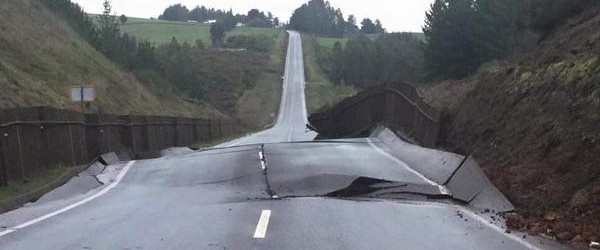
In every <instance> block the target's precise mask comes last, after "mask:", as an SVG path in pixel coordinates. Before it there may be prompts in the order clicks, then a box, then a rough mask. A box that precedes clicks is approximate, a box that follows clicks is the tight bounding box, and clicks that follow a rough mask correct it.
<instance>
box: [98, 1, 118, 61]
mask: <svg viewBox="0 0 600 250" xmlns="http://www.w3.org/2000/svg"><path fill="white" fill-rule="evenodd" d="M102 5H103V7H104V11H103V12H102V14H101V15H99V16H98V45H99V50H100V52H102V53H104V54H105V55H107V56H108V57H111V58H116V57H117V56H118V55H119V53H118V52H119V51H117V48H118V47H119V45H118V44H119V43H120V42H119V40H120V37H121V33H120V30H119V20H117V17H116V16H114V15H112V5H111V3H110V1H109V0H105V1H104V3H103V4H102Z"/></svg>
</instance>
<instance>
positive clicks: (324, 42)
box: [317, 37, 349, 49]
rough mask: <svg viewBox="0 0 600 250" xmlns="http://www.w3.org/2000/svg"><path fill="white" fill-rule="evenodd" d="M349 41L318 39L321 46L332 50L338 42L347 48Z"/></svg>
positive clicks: (346, 39)
mask: <svg viewBox="0 0 600 250" xmlns="http://www.w3.org/2000/svg"><path fill="white" fill-rule="evenodd" d="M348 40H349V39H348V38H330V37H317V42H318V43H319V45H321V46H323V47H327V48H330V49H333V45H334V44H335V43H336V42H340V43H341V44H342V47H345V46H346V43H347V42H348Z"/></svg>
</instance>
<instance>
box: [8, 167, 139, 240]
mask: <svg viewBox="0 0 600 250" xmlns="http://www.w3.org/2000/svg"><path fill="white" fill-rule="evenodd" d="M134 163H135V161H130V162H128V163H127V165H125V167H124V168H123V170H121V173H119V175H117V178H116V179H115V181H113V182H112V183H111V184H110V185H108V186H107V187H105V188H104V189H102V190H100V191H99V192H98V193H95V194H94V195H92V196H90V197H87V198H85V199H83V200H81V201H78V202H75V203H73V204H71V205H69V206H66V207H64V208H62V209H59V210H57V211H54V212H52V213H49V214H46V215H42V216H40V217H37V218H35V219H33V220H30V221H27V222H25V223H22V224H19V225H17V226H15V227H13V228H10V229H6V230H4V231H2V232H0V237H1V236H4V235H7V234H9V233H12V232H15V231H17V230H18V229H23V228H26V227H28V226H31V225H33V224H36V223H38V222H41V221H44V220H46V219H49V218H51V217H54V216H57V215H59V214H62V213H64V212H67V211H69V210H71V209H73V208H76V207H79V206H81V205H83V204H85V203H88V202H90V201H92V200H94V199H96V198H98V197H100V196H102V195H104V194H105V193H107V192H108V191H110V190H111V189H113V188H115V187H116V186H117V185H119V183H120V182H121V180H122V179H123V177H124V176H125V174H126V173H127V171H129V169H130V168H131V166H132V165H133V164H134Z"/></svg>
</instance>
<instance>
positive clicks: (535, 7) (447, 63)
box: [423, 0, 598, 78]
mask: <svg viewBox="0 0 600 250" xmlns="http://www.w3.org/2000/svg"><path fill="white" fill-rule="evenodd" d="M597 3H598V1H597V0H553V1H548V0H502V1H499V0H436V1H435V2H434V3H433V4H432V5H431V9H430V10H429V11H428V12H427V16H426V24H425V27H424V28H423V32H424V33H425V36H426V39H427V46H426V48H425V57H426V67H427V70H428V72H429V74H430V76H431V77H432V78H461V77H464V76H466V75H468V74H470V73H473V72H474V71H475V70H477V68H478V67H479V66H480V65H481V64H482V63H484V62H487V61H490V60H494V59H498V58H504V57H507V56H509V55H512V54H513V53H515V51H518V50H520V49H524V48H525V49H526V48H527V47H528V46H530V45H534V44H535V43H536V42H537V41H538V40H539V38H544V37H546V36H547V35H548V34H550V32H551V31H552V30H553V29H554V28H555V27H556V26H557V25H559V24H561V23H562V22H564V20H565V19H567V18H569V17H571V16H573V15H575V14H577V13H580V12H581V11H582V10H583V9H584V8H585V7H586V6H588V5H589V4H597ZM536 37H537V38H538V39H535V38H536ZM532 40H533V44H532V42H531V41H532Z"/></svg>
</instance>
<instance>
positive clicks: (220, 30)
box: [210, 21, 226, 47]
mask: <svg viewBox="0 0 600 250" xmlns="http://www.w3.org/2000/svg"><path fill="white" fill-rule="evenodd" d="M225 29H226V28H225V23H224V22H222V21H217V22H216V23H213V24H211V25H210V36H211V39H212V44H213V46H215V47H218V46H221V44H223V39H224V38H225Z"/></svg>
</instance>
